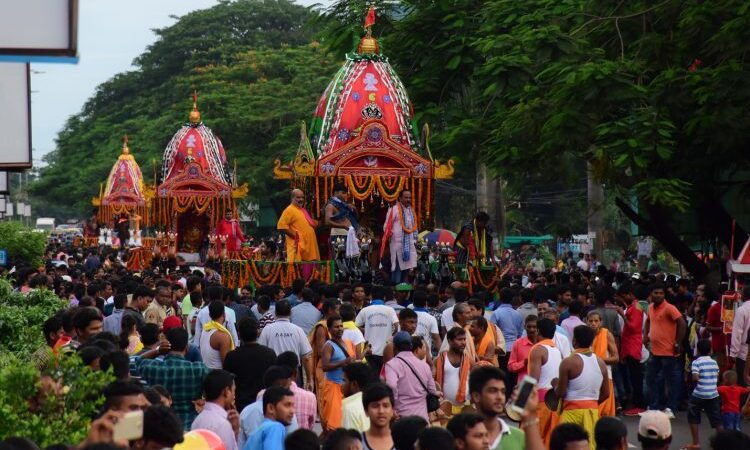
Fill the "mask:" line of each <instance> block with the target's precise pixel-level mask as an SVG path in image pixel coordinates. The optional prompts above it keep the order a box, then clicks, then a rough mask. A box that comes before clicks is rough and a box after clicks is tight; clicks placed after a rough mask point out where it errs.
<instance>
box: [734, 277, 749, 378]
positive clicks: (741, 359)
mask: <svg viewBox="0 0 750 450" xmlns="http://www.w3.org/2000/svg"><path fill="white" fill-rule="evenodd" d="M748 300H750V286H745V287H744V288H743V289H742V304H741V305H740V307H739V308H737V309H736V310H735V312H734V322H732V345H731V347H730V348H729V356H730V357H731V358H734V361H735V370H736V371H737V384H739V385H740V386H742V387H745V386H746V385H747V383H746V380H745V377H744V376H743V374H744V373H745V364H747V361H746V360H745V358H746V357H747V335H748V329H750V301H748Z"/></svg>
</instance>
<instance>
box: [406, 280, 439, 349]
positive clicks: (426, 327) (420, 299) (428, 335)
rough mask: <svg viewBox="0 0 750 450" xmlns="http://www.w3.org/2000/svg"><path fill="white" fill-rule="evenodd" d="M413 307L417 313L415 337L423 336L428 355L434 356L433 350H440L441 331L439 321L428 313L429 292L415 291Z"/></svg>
mask: <svg viewBox="0 0 750 450" xmlns="http://www.w3.org/2000/svg"><path fill="white" fill-rule="evenodd" d="M412 305H413V306H414V311H416V313H417V331H415V332H414V335H415V336H421V337H422V340H424V342H425V344H427V354H428V355H431V354H432V349H433V348H436V349H437V348H440V345H441V344H442V341H441V340H440V330H439V329H438V323H437V319H435V317H434V316H433V315H432V314H430V313H429V312H427V292H425V291H423V290H417V291H414V295H413V296H412Z"/></svg>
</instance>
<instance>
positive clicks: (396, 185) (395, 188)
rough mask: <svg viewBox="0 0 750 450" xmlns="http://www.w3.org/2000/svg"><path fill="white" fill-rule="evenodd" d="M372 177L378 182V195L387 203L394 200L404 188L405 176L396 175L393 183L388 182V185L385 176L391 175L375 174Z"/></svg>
mask: <svg viewBox="0 0 750 450" xmlns="http://www.w3.org/2000/svg"><path fill="white" fill-rule="evenodd" d="M374 178H375V180H376V182H377V184H378V191H379V192H380V195H381V196H382V197H383V200H385V201H386V202H389V203H392V202H395V201H396V200H397V199H398V196H399V194H400V193H401V191H402V190H403V189H404V185H405V184H406V178H405V177H396V180H395V181H394V182H393V183H390V184H391V185H390V186H388V184H389V181H388V180H387V178H391V177H380V176H377V177H374Z"/></svg>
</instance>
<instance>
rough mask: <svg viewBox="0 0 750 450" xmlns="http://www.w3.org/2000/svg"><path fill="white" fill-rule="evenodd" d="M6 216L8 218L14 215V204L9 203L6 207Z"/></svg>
mask: <svg viewBox="0 0 750 450" xmlns="http://www.w3.org/2000/svg"><path fill="white" fill-rule="evenodd" d="M5 215H6V216H12V215H13V202H8V204H7V205H5Z"/></svg>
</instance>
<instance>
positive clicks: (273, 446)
mask: <svg viewBox="0 0 750 450" xmlns="http://www.w3.org/2000/svg"><path fill="white" fill-rule="evenodd" d="M285 437H286V429H285V428H284V425H283V424H282V423H281V422H277V421H275V420H271V419H267V418H266V419H263V423H262V424H261V425H260V427H258V429H257V430H255V432H254V433H253V434H252V435H250V438H249V439H248V440H247V443H246V444H245V447H243V449H242V450H284V438H285Z"/></svg>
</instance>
